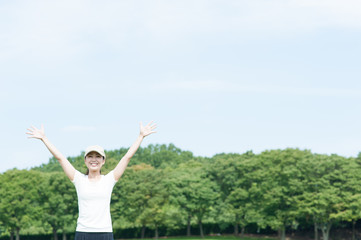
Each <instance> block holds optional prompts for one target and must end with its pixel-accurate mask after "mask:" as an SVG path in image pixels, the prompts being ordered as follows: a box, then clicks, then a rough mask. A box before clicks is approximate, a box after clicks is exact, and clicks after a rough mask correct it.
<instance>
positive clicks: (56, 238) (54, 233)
mask: <svg viewBox="0 0 361 240" xmlns="http://www.w3.org/2000/svg"><path fill="white" fill-rule="evenodd" d="M56 232H57V229H56V228H55V227H53V237H54V240H58V234H57V233H56Z"/></svg>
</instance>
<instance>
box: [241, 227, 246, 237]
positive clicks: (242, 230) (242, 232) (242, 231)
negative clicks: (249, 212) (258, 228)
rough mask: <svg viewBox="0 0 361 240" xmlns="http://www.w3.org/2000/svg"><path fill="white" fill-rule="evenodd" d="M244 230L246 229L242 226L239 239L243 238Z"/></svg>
mask: <svg viewBox="0 0 361 240" xmlns="http://www.w3.org/2000/svg"><path fill="white" fill-rule="evenodd" d="M245 230H246V227H245V226H242V227H241V238H244V232H245Z"/></svg>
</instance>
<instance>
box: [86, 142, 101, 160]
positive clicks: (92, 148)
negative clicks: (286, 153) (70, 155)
mask: <svg viewBox="0 0 361 240" xmlns="http://www.w3.org/2000/svg"><path fill="white" fill-rule="evenodd" d="M90 152H97V153H99V154H100V155H102V156H103V157H104V159H105V152H104V148H102V147H101V146H98V145H94V146H89V147H87V148H86V150H85V155H84V156H86V155H88V153H90Z"/></svg>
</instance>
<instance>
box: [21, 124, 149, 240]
mask: <svg viewBox="0 0 361 240" xmlns="http://www.w3.org/2000/svg"><path fill="white" fill-rule="evenodd" d="M155 128H156V125H155V124H153V122H150V123H148V124H147V125H146V126H143V125H142V123H140V134H139V136H138V138H137V140H136V141H135V142H134V143H133V145H132V146H131V147H130V148H129V150H128V152H127V153H126V154H125V155H124V157H123V158H122V159H121V160H120V162H119V163H118V165H117V166H116V167H115V168H114V169H113V170H112V171H111V172H109V173H108V174H107V175H105V176H104V175H101V168H102V166H103V165H104V163H105V158H106V156H105V153H104V149H103V148H102V147H100V146H97V145H95V146H89V147H88V148H87V149H86V150H85V155H84V161H85V165H86V166H87V168H88V171H87V174H82V173H80V172H79V171H77V170H76V169H75V168H74V167H73V166H72V165H71V163H70V162H69V161H68V159H66V157H64V156H63V155H62V154H61V153H60V152H59V151H58V150H57V149H56V148H55V146H54V145H53V144H52V143H51V142H50V141H49V140H48V138H47V137H46V136H45V133H44V126H43V125H41V128H40V129H37V128H36V127H31V128H29V129H28V130H29V132H27V134H28V135H30V136H29V138H37V139H40V140H41V141H42V142H43V143H44V144H45V146H46V147H47V148H48V149H49V151H50V152H51V154H53V156H54V157H55V158H56V159H57V160H58V161H59V163H60V165H61V167H62V168H63V170H64V172H65V174H66V175H67V176H68V178H69V179H70V180H71V181H72V182H73V184H74V185H75V188H76V192H77V195H78V207H79V217H78V221H77V227H76V232H75V240H113V229H112V222H111V217H110V198H111V193H112V190H113V187H114V185H115V183H116V182H117V181H118V180H119V178H120V177H121V176H122V174H123V172H124V170H125V168H126V167H127V165H128V163H129V161H130V159H131V158H132V157H133V155H134V154H135V152H136V151H137V150H138V148H139V146H140V144H141V142H142V141H143V138H144V137H146V136H148V135H150V134H152V133H155V131H153V130H154V129H155Z"/></svg>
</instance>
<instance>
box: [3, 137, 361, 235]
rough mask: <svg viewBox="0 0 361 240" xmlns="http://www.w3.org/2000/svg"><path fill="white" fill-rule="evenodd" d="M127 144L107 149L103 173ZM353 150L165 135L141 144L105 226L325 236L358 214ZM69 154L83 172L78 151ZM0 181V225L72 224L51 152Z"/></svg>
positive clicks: (71, 201)
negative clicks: (220, 148)
mask: <svg viewBox="0 0 361 240" xmlns="http://www.w3.org/2000/svg"><path fill="white" fill-rule="evenodd" d="M126 151H127V149H125V148H121V149H118V150H112V151H106V154H107V159H106V164H105V165H104V166H103V168H102V174H106V173H108V172H110V171H111V170H112V169H113V168H114V167H115V166H116V165H117V164H118V162H119V160H120V159H121V158H122V157H123V156H124V154H125V153H126ZM360 156H361V155H360V154H359V156H358V157H357V158H344V157H341V156H337V155H320V154H312V153H311V152H310V151H307V150H305V151H302V150H299V149H284V150H270V151H264V152H262V153H260V154H254V153H252V152H246V153H244V154H237V153H231V154H226V153H222V154H217V155H215V156H213V157H212V158H203V157H194V156H193V154H192V153H191V152H189V151H182V150H181V149H179V148H177V147H175V146H174V145H172V144H169V145H149V146H147V147H145V148H141V149H139V151H138V152H137V153H136V155H135V156H134V157H133V158H132V160H131V162H130V164H129V166H128V168H127V170H126V171H125V173H124V175H123V176H122V178H121V179H120V180H119V182H118V183H117V184H116V185H115V188H114V190H113V193H112V200H111V201H112V202H111V214H112V220H113V229H131V228H133V229H138V230H136V231H137V234H134V236H135V235H138V236H139V232H140V231H141V230H140V229H144V227H146V228H148V229H153V230H154V231H155V235H157V234H158V228H162V229H164V228H166V229H167V231H166V232H167V233H168V232H171V230H175V229H180V228H185V226H187V225H192V226H193V227H194V226H196V225H198V224H199V226H200V228H201V226H202V225H201V224H202V223H212V224H219V225H220V226H221V229H224V228H226V227H228V226H229V225H236V226H239V227H241V228H242V229H245V228H247V227H248V226H254V225H257V226H258V227H259V228H267V227H268V228H269V227H270V228H272V229H274V230H280V231H284V230H285V229H287V228H297V227H300V224H308V225H313V223H316V225H317V226H318V228H319V229H320V230H321V231H322V233H323V237H324V239H327V238H328V233H329V231H330V229H331V227H332V226H333V225H335V224H337V223H340V222H345V221H346V222H356V221H357V220H359V219H361V200H360V199H361V185H360V184H359V183H360V182H361V174H360V171H361V167H360V166H361V158H360ZM68 159H69V161H70V162H71V163H72V164H73V165H74V167H75V168H76V169H78V170H79V171H81V172H85V171H86V167H85V164H84V153H81V154H80V155H79V156H75V157H69V158H68ZM0 181H1V182H2V184H1V185H0V213H1V214H0V234H2V235H9V233H10V232H13V233H19V232H20V233H22V234H25V233H27V234H51V233H52V232H53V231H55V232H74V230H75V226H76V218H77V200H76V199H77V198H76V192H75V188H74V186H73V184H72V183H71V182H70V181H69V179H68V178H67V177H66V176H65V174H64V173H63V172H62V169H61V167H60V165H59V164H58V162H57V161H56V160H55V159H54V158H51V159H50V160H49V163H48V164H43V165H41V166H39V167H36V168H34V169H32V170H17V169H13V170H9V171H7V172H5V173H3V174H0ZM301 227H302V226H301ZM200 231H202V230H200Z"/></svg>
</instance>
